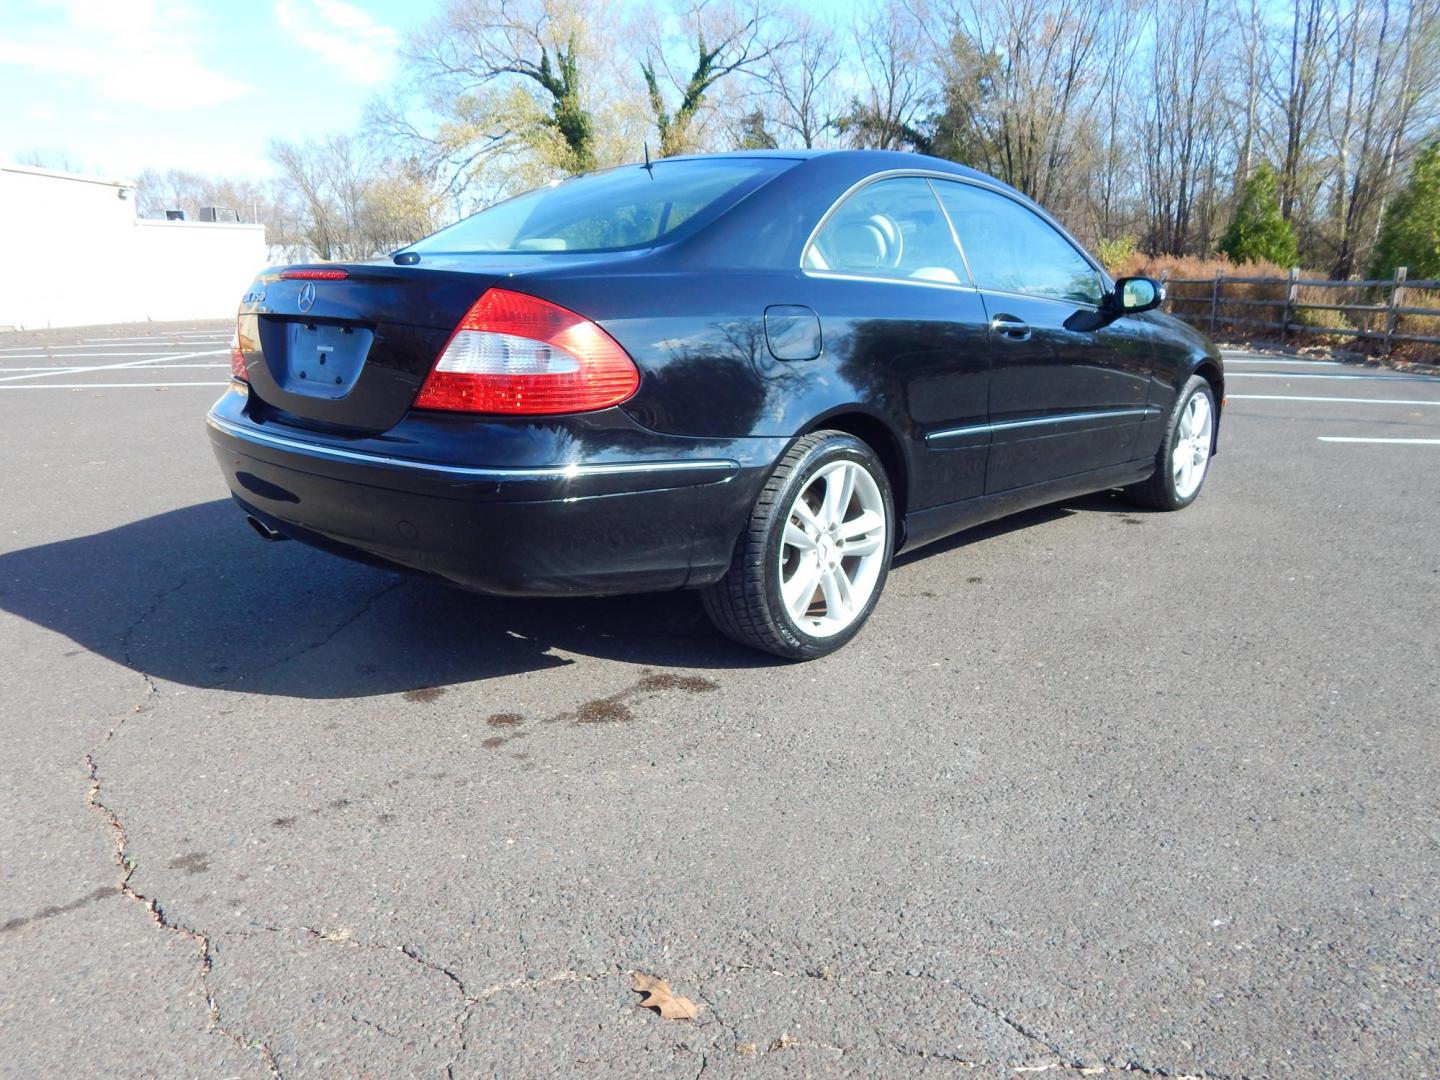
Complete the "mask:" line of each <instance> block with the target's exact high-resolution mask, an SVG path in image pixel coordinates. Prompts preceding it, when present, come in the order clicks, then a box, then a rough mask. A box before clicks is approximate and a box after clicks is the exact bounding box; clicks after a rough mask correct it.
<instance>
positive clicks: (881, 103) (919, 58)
mask: <svg viewBox="0 0 1440 1080" xmlns="http://www.w3.org/2000/svg"><path fill="white" fill-rule="evenodd" d="M854 44H855V51H856V54H857V59H858V67H859V72H860V77H861V79H862V80H863V86H864V89H863V90H862V92H861V95H860V96H858V97H856V99H855V100H854V102H853V103H852V104H851V107H850V109H849V111H848V112H847V113H846V114H845V115H844V116H843V117H842V118H841V120H840V123H839V127H840V130H841V132H842V133H844V134H845V135H846V136H847V137H848V138H849V140H850V142H851V144H852V145H854V146H859V147H865V148H869V149H874V150H903V149H910V150H919V151H922V152H929V151H930V150H931V149H932V145H931V135H930V131H929V130H928V122H929V120H930V117H931V113H932V112H934V110H935V109H936V107H937V106H938V104H939V102H940V98H941V90H940V87H939V86H938V85H937V83H936V79H935V72H934V70H933V66H932V64H931V63H929V62H928V61H929V60H930V57H931V53H932V50H933V45H934V42H933V40H932V39H931V38H930V37H929V36H928V35H927V33H926V30H925V27H924V26H923V24H922V22H921V20H920V18H919V17H918V16H917V13H916V10H915V9H914V8H911V7H908V6H905V5H904V4H901V3H897V2H894V0H889V2H886V3H883V4H881V5H879V6H876V7H872V8H871V9H870V12H869V13H868V14H867V15H865V16H863V17H862V18H861V21H860V22H859V23H858V24H857V25H856V27H855V30H854Z"/></svg>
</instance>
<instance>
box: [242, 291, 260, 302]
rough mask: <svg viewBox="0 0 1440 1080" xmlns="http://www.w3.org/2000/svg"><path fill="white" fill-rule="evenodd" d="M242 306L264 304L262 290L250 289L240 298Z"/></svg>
mask: <svg viewBox="0 0 1440 1080" xmlns="http://www.w3.org/2000/svg"><path fill="white" fill-rule="evenodd" d="M240 302H241V303H242V304H263V303H264V302H265V290H264V289H251V290H250V291H249V292H247V293H246V294H245V295H244V296H242V297H241V298H240Z"/></svg>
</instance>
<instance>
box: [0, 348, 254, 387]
mask: <svg viewBox="0 0 1440 1080" xmlns="http://www.w3.org/2000/svg"><path fill="white" fill-rule="evenodd" d="M229 351H230V350H229V349H209V350H207V351H205V352H192V353H176V354H174V355H169V356H151V357H150V358H149V359H148V360H128V361H126V362H125V363H123V364H96V365H91V366H89V367H72V368H61V369H60V370H59V371H58V372H51V371H41V372H33V371H32V372H30V373H29V374H28V375H6V376H5V377H4V378H0V383H12V382H21V381H23V380H25V379H43V378H45V377H46V376H47V375H55V374H63V375H83V374H85V373H86V372H90V371H115V370H117V369H119V368H134V367H145V366H147V365H150V364H160V363H164V362H165V361H166V360H194V359H195V358H196V357H199V356H224V355H226V354H227V353H228V352H229Z"/></svg>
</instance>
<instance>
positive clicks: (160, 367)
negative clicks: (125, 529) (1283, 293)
mask: <svg viewBox="0 0 1440 1080" xmlns="http://www.w3.org/2000/svg"><path fill="white" fill-rule="evenodd" d="M229 366H230V365H229V364H156V365H155V366H154V367H152V368H149V369H148V370H150V371H172V370H174V369H176V368H228V367H229ZM74 370H75V367H74V365H73V364H51V365H50V366H49V367H0V372H6V373H13V372H17V371H53V372H55V373H56V374H57V375H64V374H66V373H67V372H71V371H74ZM1436 404H1437V405H1440V402H1436Z"/></svg>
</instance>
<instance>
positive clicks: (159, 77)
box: [0, 0, 253, 111]
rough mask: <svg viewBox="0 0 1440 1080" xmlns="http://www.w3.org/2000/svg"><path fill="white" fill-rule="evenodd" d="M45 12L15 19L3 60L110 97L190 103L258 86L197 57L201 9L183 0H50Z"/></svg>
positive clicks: (183, 106)
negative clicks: (22, 22) (20, 22)
mask: <svg viewBox="0 0 1440 1080" xmlns="http://www.w3.org/2000/svg"><path fill="white" fill-rule="evenodd" d="M41 10H42V11H44V12H45V14H46V15H48V18H47V17H42V18H39V19H35V20H34V21H32V22H31V23H30V24H29V25H27V26H23V27H14V26H12V27H11V28H10V29H9V30H8V31H7V33H6V35H5V37H4V38H3V39H0V64H9V65H14V66H17V67H23V68H26V69H28V70H30V71H33V72H37V73H39V74H42V75H49V76H56V77H59V78H62V79H65V80H68V81H71V82H74V83H77V84H79V85H81V86H84V87H86V88H87V90H88V91H89V92H90V93H92V94H93V95H94V96H95V97H96V98H97V99H98V100H100V101H102V102H105V103H117V104H127V105H146V106H149V107H151V108H156V109H170V110H177V111H179V110H190V109H200V108H206V107H209V106H213V105H220V104H223V103H225V102H227V101H233V100H235V99H236V98H238V97H242V96H244V95H245V94H248V93H250V91H251V90H252V89H253V87H251V86H249V85H248V84H246V83H244V82H241V81H240V80H238V79H233V78H231V77H230V76H228V75H226V74H224V73H223V72H220V71H217V70H215V69H214V68H212V67H210V66H209V65H208V64H206V63H205V61H204V60H203V59H201V56H200V45H199V38H198V35H197V33H196V32H195V28H196V23H197V14H196V12H195V10H194V8H193V7H192V6H191V5H190V4H189V3H187V2H184V0H130V2H127V3H116V2H114V0H52V2H51V3H49V4H46V5H45V6H44V7H43V8H42V9H41Z"/></svg>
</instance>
